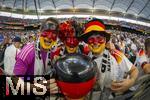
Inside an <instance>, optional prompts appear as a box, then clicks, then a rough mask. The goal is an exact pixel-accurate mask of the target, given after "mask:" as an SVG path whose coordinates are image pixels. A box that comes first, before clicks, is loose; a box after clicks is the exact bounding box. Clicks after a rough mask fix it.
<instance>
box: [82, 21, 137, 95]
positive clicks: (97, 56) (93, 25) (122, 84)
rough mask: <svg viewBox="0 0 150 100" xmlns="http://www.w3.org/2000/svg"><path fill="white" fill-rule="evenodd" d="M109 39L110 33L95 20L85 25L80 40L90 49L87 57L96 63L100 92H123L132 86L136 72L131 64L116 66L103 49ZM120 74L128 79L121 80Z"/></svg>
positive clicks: (107, 52)
mask: <svg viewBox="0 0 150 100" xmlns="http://www.w3.org/2000/svg"><path fill="white" fill-rule="evenodd" d="M110 37H111V33H108V32H106V28H105V25H104V23H103V21H102V20H100V19H96V18H95V19H92V20H90V21H88V22H87V23H86V24H85V29H84V32H83V34H82V35H81V39H82V40H83V41H84V42H85V43H87V44H88V46H89V48H90V51H91V52H90V53H89V54H88V55H89V56H90V57H92V58H93V59H94V61H96V62H97V66H98V68H99V72H100V76H99V78H98V79H99V85H100V87H101V90H103V89H104V88H105V89H111V91H112V92H125V91H126V90H128V89H129V88H130V87H131V86H132V85H133V84H134V82H135V80H136V78H137V75H138V70H137V69H136V68H135V67H134V66H132V65H133V64H132V63H127V64H129V66H123V67H122V68H120V67H119V66H118V63H117V61H116V59H115V58H114V57H113V56H112V55H111V54H110V52H109V50H107V49H106V48H105V47H106V44H107V42H108V41H109V40H110ZM125 61H126V60H125ZM124 64H126V62H124ZM122 69H123V70H122ZM122 73H123V75H124V74H125V73H129V75H130V78H129V79H123V78H121V77H120V75H122ZM108 97H109V96H108Z"/></svg>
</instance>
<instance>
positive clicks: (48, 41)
mask: <svg viewBox="0 0 150 100" xmlns="http://www.w3.org/2000/svg"><path fill="white" fill-rule="evenodd" d="M44 43H45V45H51V43H52V40H47V39H44Z"/></svg>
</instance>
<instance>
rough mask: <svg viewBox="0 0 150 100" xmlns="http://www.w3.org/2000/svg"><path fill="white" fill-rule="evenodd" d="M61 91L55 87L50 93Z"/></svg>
mask: <svg viewBox="0 0 150 100" xmlns="http://www.w3.org/2000/svg"><path fill="white" fill-rule="evenodd" d="M54 93H59V89H58V88H55V89H53V90H50V94H54Z"/></svg>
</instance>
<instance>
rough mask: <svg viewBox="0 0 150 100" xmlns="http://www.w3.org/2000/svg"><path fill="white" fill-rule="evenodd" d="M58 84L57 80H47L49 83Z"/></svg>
mask: <svg viewBox="0 0 150 100" xmlns="http://www.w3.org/2000/svg"><path fill="white" fill-rule="evenodd" d="M55 82H56V80H55V79H50V80H47V83H50V84H51V83H55Z"/></svg>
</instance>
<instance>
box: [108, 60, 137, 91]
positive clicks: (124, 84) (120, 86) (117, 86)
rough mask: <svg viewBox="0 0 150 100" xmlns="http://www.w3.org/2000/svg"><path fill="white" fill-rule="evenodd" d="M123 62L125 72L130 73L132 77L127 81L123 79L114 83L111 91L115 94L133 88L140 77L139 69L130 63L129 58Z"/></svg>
mask: <svg viewBox="0 0 150 100" xmlns="http://www.w3.org/2000/svg"><path fill="white" fill-rule="evenodd" d="M123 61H124V62H122V65H121V67H124V68H125V69H124V70H125V71H127V72H129V75H130V77H129V78H127V79H123V80H122V81H120V82H112V86H111V89H112V91H114V92H125V91H127V90H128V89H129V88H130V87H131V86H133V85H134V83H135V81H136V79H137V77H138V73H139V71H138V69H137V68H136V67H135V66H134V65H133V64H132V63H130V61H129V60H128V59H127V58H124V60H123Z"/></svg>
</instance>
